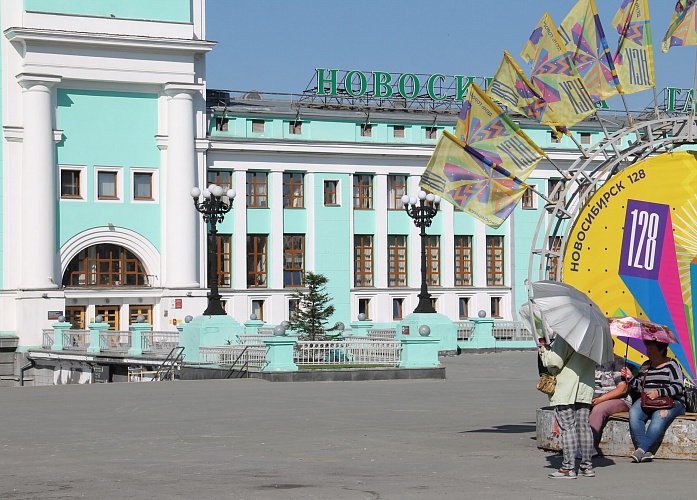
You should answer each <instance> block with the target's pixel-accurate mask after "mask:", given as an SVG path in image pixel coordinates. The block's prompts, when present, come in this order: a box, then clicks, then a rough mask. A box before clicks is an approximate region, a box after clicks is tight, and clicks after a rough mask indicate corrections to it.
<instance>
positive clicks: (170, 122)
mask: <svg viewBox="0 0 697 500" xmlns="http://www.w3.org/2000/svg"><path fill="white" fill-rule="evenodd" d="M200 90H201V86H200V85H196V84H179V83H168V84H166V85H165V93H166V94H167V96H168V97H169V100H168V105H167V135H168V141H167V173H166V176H165V177H166V184H165V190H166V196H165V197H164V198H165V202H164V206H163V207H162V210H163V215H164V217H163V220H164V221H165V222H164V225H163V229H162V230H163V232H164V241H165V253H164V255H163V261H164V275H165V283H164V286H165V287H166V288H194V287H198V286H199V282H198V273H197V269H198V262H197V253H196V249H197V238H198V236H199V235H198V232H197V228H198V224H199V218H200V217H201V216H200V215H199V213H198V212H196V210H195V209H194V206H193V203H192V201H191V195H190V194H189V192H190V191H191V188H192V187H193V186H195V185H196V154H195V151H194V140H195V138H196V130H195V128H194V95H195V94H196V93H198V92H200ZM203 187H204V186H201V188H203Z"/></svg>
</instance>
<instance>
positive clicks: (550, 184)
mask: <svg viewBox="0 0 697 500" xmlns="http://www.w3.org/2000/svg"><path fill="white" fill-rule="evenodd" d="M557 185H559V190H558V191H557V192H556V193H554V189H555V188H556V187H557ZM565 185H566V182H564V181H563V180H561V179H547V196H548V197H549V199H550V200H551V201H552V202H554V203H556V202H558V201H559V200H560V199H561V193H562V191H564V186H565ZM552 193H554V194H552Z"/></svg>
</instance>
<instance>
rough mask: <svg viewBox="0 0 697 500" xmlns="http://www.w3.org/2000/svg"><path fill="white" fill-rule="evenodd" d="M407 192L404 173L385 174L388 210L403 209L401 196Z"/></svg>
mask: <svg viewBox="0 0 697 500" xmlns="http://www.w3.org/2000/svg"><path fill="white" fill-rule="evenodd" d="M405 194H407V176H406V175H388V176H387V208H388V209H390V210H403V209H404V203H402V196H404V195H405Z"/></svg>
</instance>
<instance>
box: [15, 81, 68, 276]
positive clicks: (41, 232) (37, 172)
mask: <svg viewBox="0 0 697 500" xmlns="http://www.w3.org/2000/svg"><path fill="white" fill-rule="evenodd" d="M60 80H61V79H60V77H58V76H53V75H36V74H28V73H22V74H20V75H17V81H18V82H19V84H20V85H21V86H22V88H23V89H24V90H23V92H22V100H23V112H24V116H23V125H24V135H23V142H22V184H21V187H20V189H21V190H22V195H21V196H20V198H21V200H22V201H21V209H22V210H21V234H22V236H21V240H22V266H21V269H22V276H21V279H20V288H21V289H25V290H36V289H45V288H57V287H58V284H57V283H58V282H59V281H60V278H59V277H58V274H57V272H56V269H57V266H56V263H57V259H58V257H57V255H58V253H57V251H56V193H57V192H58V190H57V188H56V179H57V177H58V174H57V173H56V161H55V157H54V143H53V114H54V110H53V98H52V88H53V86H54V85H55V84H56V83H58V82H60Z"/></svg>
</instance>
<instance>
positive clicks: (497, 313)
mask: <svg viewBox="0 0 697 500" xmlns="http://www.w3.org/2000/svg"><path fill="white" fill-rule="evenodd" d="M491 317H492V318H500V317H501V297H491Z"/></svg>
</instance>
